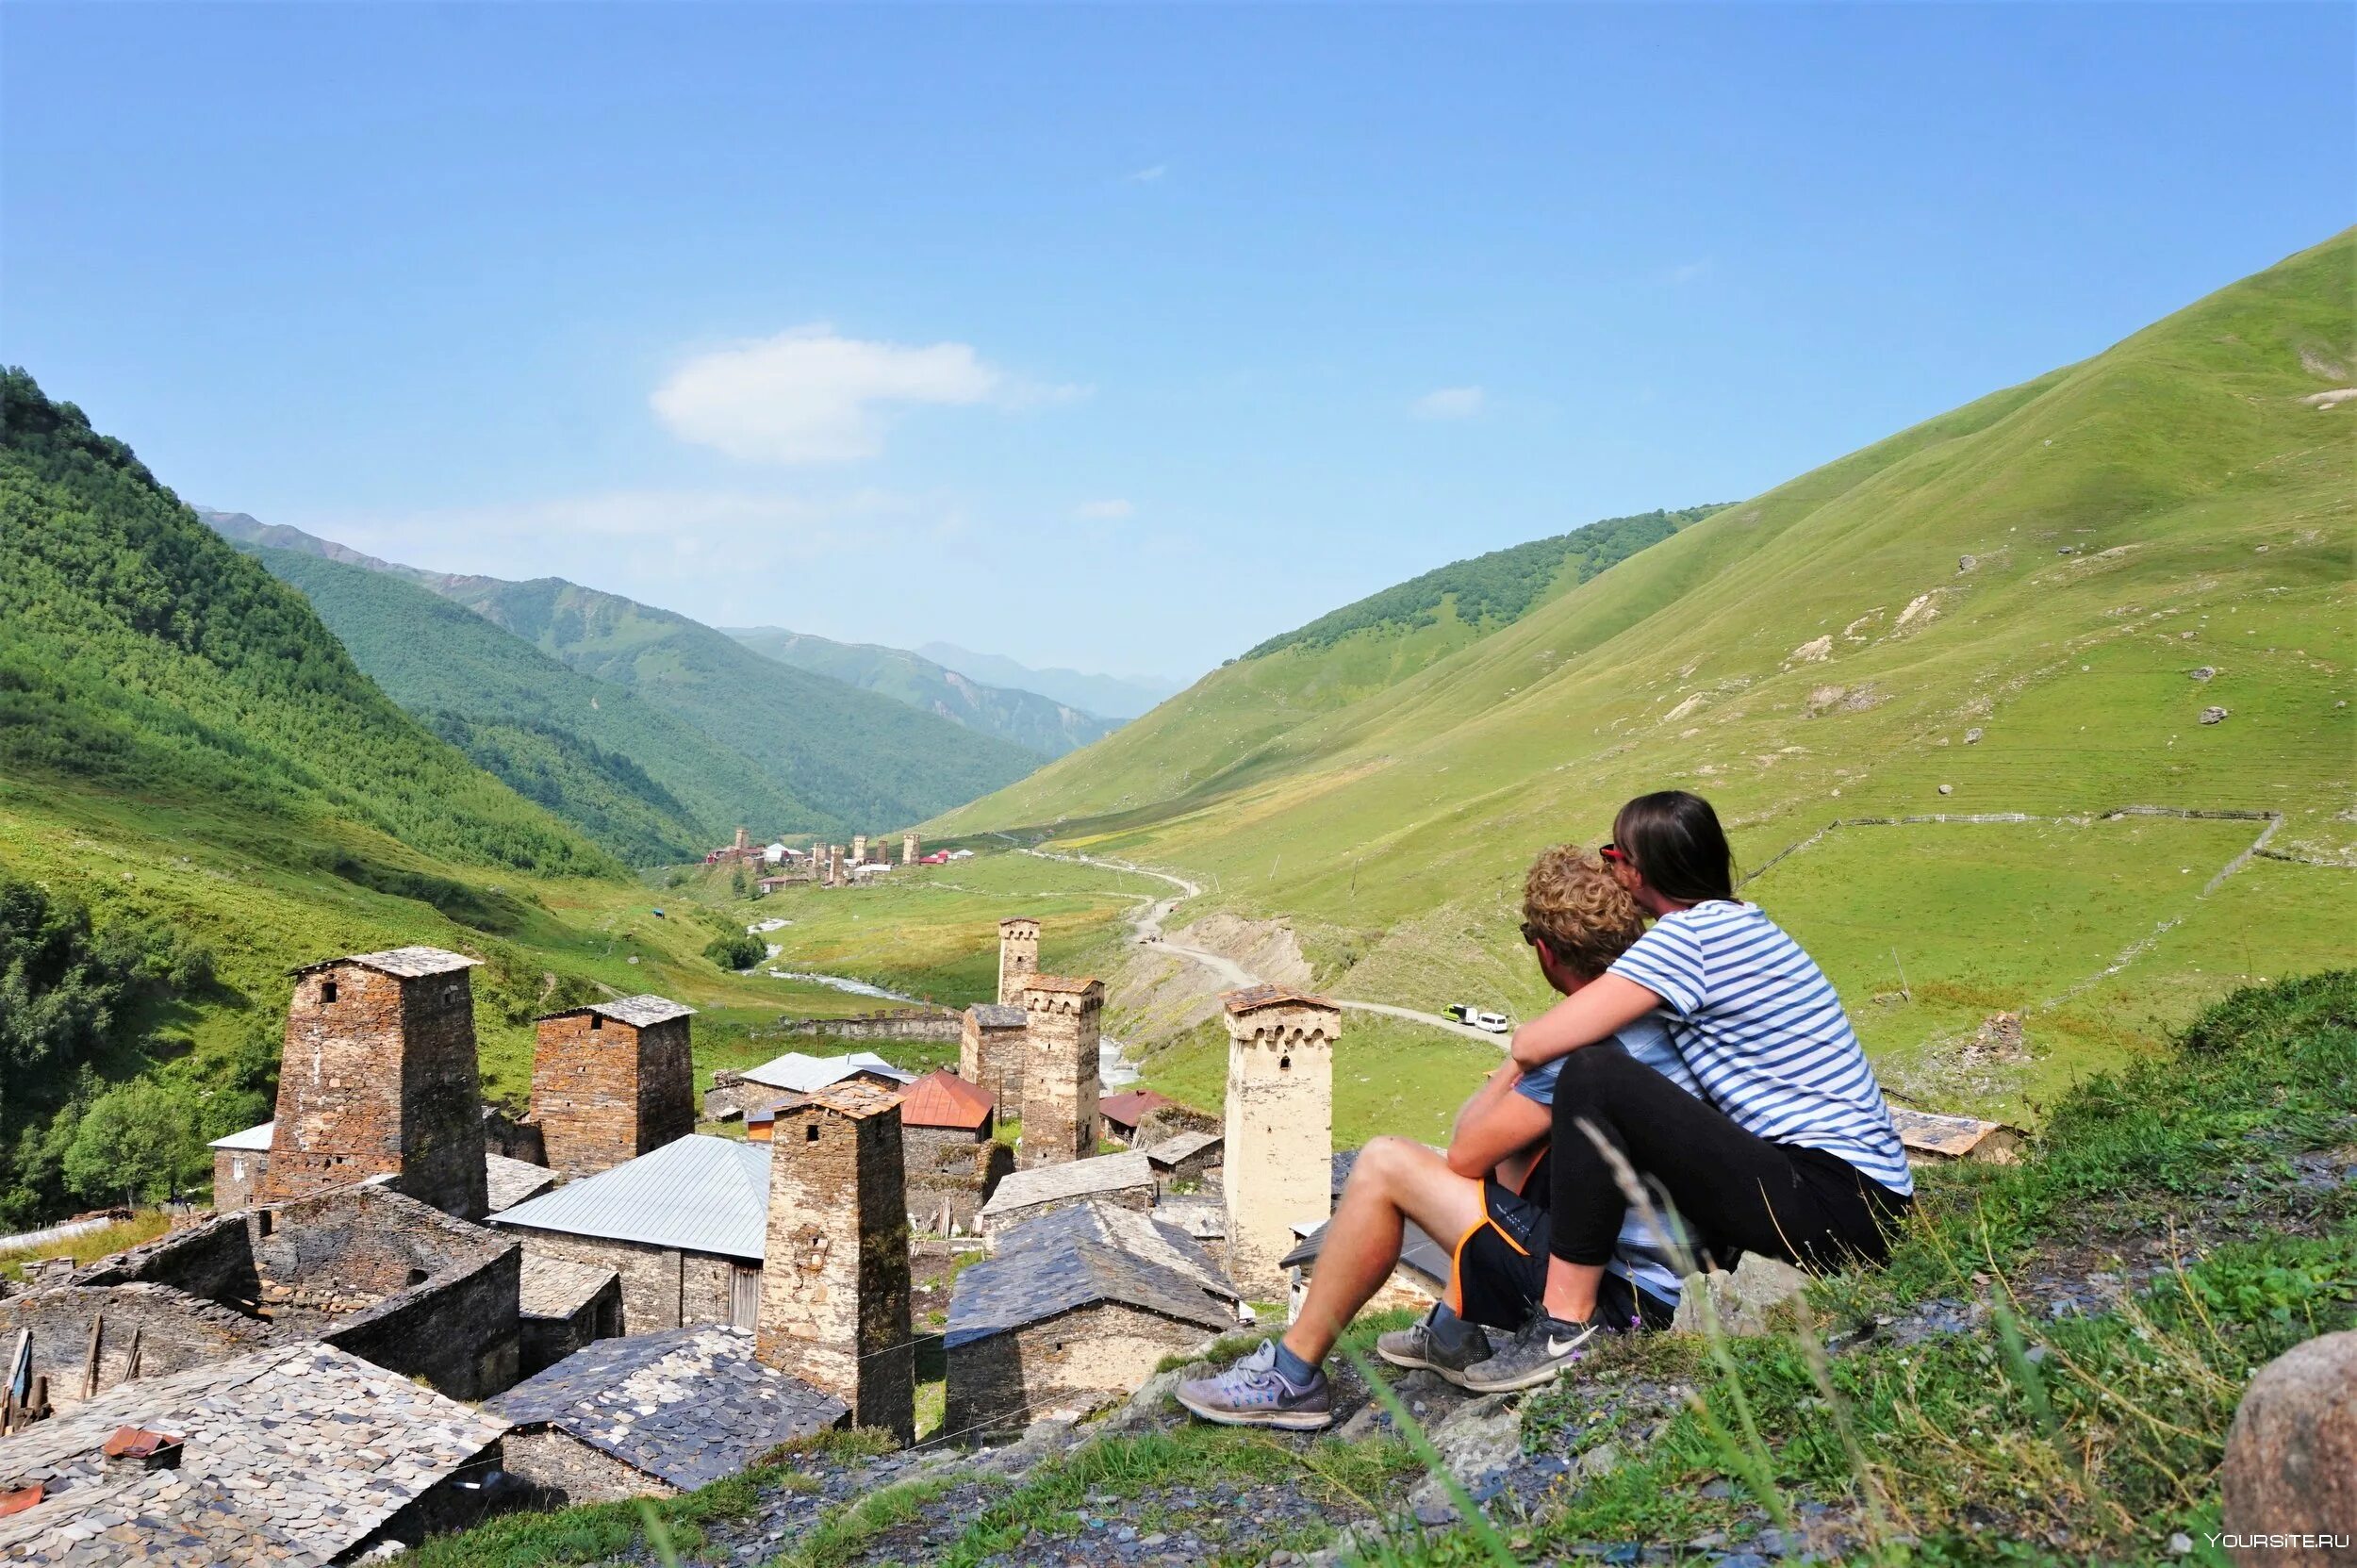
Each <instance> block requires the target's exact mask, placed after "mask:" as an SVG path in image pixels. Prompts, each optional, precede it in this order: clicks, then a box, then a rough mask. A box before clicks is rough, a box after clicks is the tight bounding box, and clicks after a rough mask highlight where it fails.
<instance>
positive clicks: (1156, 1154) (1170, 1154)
mask: <svg viewBox="0 0 2357 1568" xmlns="http://www.w3.org/2000/svg"><path fill="white" fill-rule="evenodd" d="M1225 1144H1226V1140H1225V1139H1223V1138H1222V1137H1221V1136H1220V1135H1219V1134H1218V1133H1216V1132H1174V1133H1172V1134H1171V1135H1170V1136H1169V1137H1167V1138H1164V1139H1163V1140H1162V1142H1160V1143H1158V1144H1151V1145H1148V1146H1147V1147H1146V1148H1145V1149H1144V1150H1143V1152H1144V1154H1145V1155H1146V1164H1148V1165H1150V1166H1151V1167H1153V1171H1154V1180H1157V1181H1159V1182H1161V1183H1162V1190H1163V1191H1164V1192H1168V1191H1170V1190H1171V1189H1172V1188H1173V1187H1199V1186H1201V1185H1202V1184H1203V1182H1204V1181H1205V1180H1206V1179H1207V1178H1209V1177H1210V1176H1211V1173H1212V1172H1213V1171H1214V1170H1217V1169H1218V1168H1219V1162H1220V1150H1221V1149H1222V1148H1223V1147H1225Z"/></svg>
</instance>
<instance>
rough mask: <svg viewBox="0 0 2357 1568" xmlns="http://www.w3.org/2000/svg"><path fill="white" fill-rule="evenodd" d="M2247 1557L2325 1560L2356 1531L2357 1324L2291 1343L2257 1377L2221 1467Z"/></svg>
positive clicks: (2236, 1554)
mask: <svg viewBox="0 0 2357 1568" xmlns="http://www.w3.org/2000/svg"><path fill="white" fill-rule="evenodd" d="M2219 1480H2220V1482H2221V1484H2222V1486H2223V1488H2224V1491H2225V1494H2226V1508H2225V1524H2226V1538H2227V1539H2226V1545H2227V1549H2228V1550H2229V1551H2230V1552H2231V1553H2232V1554H2233V1559H2234V1560H2235V1561H2236V1562H2238V1563H2265V1564H2266V1565H2267V1568H2325V1565H2326V1564H2329V1563H2346V1562H2349V1560H2351V1559H2350V1555H2349V1538H2350V1535H2351V1534H2352V1532H2357V1331H2352V1332H2348V1333H2339V1334H2326V1335H2323V1336H2321V1337H2320V1338H2317V1339H2312V1340H2310V1341H2308V1342H2307V1343H2306V1344H2304V1345H2295V1346H2294V1347H2293V1348H2291V1349H2289V1350H2286V1351H2285V1352H2283V1354H2282V1355H2281V1356H2278V1357H2277V1358H2276V1359H2275V1360H2273V1361H2271V1362H2268V1363H2267V1364H2266V1366H2264V1367H2261V1368H2260V1369H2259V1372H2258V1375H2257V1376H2256V1377H2254V1378H2251V1379H2250V1387H2249V1388H2247V1389H2245V1390H2244V1391H2243V1396H2242V1404H2241V1406H2240V1407H2239V1408H2238V1409H2236V1410H2235V1411H2234V1425H2233V1428H2232V1429H2231V1430H2229V1431H2228V1433H2227V1436H2226V1462H2225V1464H2224V1466H2223V1467H2221V1469H2220V1471H2219Z"/></svg>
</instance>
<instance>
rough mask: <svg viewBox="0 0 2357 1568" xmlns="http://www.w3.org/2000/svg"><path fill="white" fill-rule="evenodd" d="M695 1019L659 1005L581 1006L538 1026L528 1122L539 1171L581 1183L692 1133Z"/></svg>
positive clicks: (631, 1000)
mask: <svg viewBox="0 0 2357 1568" xmlns="http://www.w3.org/2000/svg"><path fill="white" fill-rule="evenodd" d="M695 1011H696V1010H695V1009H694V1008H692V1007H683V1006H681V1005H680V1004H679V1003H678V1002H675V1001H668V1000H666V999H664V998H661V997H624V998H623V999H621V1000H619V1001H599V1002H591V1003H590V1004H589V1005H588V1006H586V1007H574V1008H569V1009H567V1010H566V1011H565V1012H562V1013H552V1014H550V1015H548V1016H546V1017H544V1018H541V1019H539V1020H538V1023H539V1038H538V1040H537V1042H536V1044H535V1046H534V1047H533V1052H532V1119H533V1120H534V1121H536V1122H538V1123H539V1124H540V1135H541V1138H542V1139H543V1141H544V1145H545V1147H546V1148H547V1150H548V1161H549V1168H550V1169H551V1170H556V1171H562V1172H564V1173H565V1174H566V1175H567V1176H589V1175H593V1174H595V1173H596V1172H598V1171H602V1170H604V1169H607V1168H608V1167H609V1166H613V1165H618V1164H621V1163H622V1162H623V1161H625V1160H635V1159H636V1158H638V1156H640V1155H641V1154H651V1153H652V1152H653V1151H654V1150H656V1149H658V1148H661V1147H663V1146H664V1145H665V1144H668V1143H672V1142H675V1141H677V1140H678V1139H681V1138H684V1137H685V1136H687V1134H689V1133H690V1132H693V1131H696V1068H695V1065H694V1063H693V1061H692V1060H691V1058H690V1056H689V1054H688V1038H687V1020H688V1019H689V1018H690V1017H691V1016H693V1015H694V1014H695Z"/></svg>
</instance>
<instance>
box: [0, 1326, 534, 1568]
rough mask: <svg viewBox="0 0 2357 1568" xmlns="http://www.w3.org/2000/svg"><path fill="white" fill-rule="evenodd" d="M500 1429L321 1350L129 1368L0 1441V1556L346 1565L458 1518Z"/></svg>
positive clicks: (464, 1517) (475, 1503) (183, 1565)
mask: <svg viewBox="0 0 2357 1568" xmlns="http://www.w3.org/2000/svg"><path fill="white" fill-rule="evenodd" d="M506 1428H507V1423H506V1422H505V1421H504V1420H503V1419H501V1418H500V1417H498V1416H495V1415H492V1414H490V1413H488V1412H486V1411H475V1410H471V1409H470V1408H469V1407H467V1406H466V1405H463V1404H460V1403H458V1402H456V1401H454V1400H453V1399H449V1398H446V1397H444V1396H443V1395H439V1394H437V1393H435V1392H434V1391H433V1390H431V1389H428V1388H423V1387H420V1386H419V1385H418V1384H417V1383H414V1382H412V1381H410V1380H409V1379H408V1378H404V1377H400V1376H396V1375H395V1374H393V1373H391V1372H387V1371H386V1370H384V1369H383V1368H381V1367H379V1366H377V1365H373V1364H371V1362H368V1361H366V1360H364V1359H362V1358H361V1357H358V1356H355V1355H353V1354H351V1353H350V1352H348V1351H344V1350H339V1349H338V1348H336V1347H335V1346H333V1345H321V1344H310V1345H281V1346H271V1347H267V1348H262V1349H255V1350H251V1351H248V1352H246V1353H244V1354H242V1355H239V1356H234V1357H231V1358H228V1359H226V1360H223V1361H218V1362H209V1363H206V1364H205V1365H201V1366H195V1367H190V1368H188V1369H186V1370H183V1371H179V1372H174V1373H173V1374H170V1375H169V1376H161V1377H151V1378H141V1379H140V1380H139V1381H138V1382H135V1383H131V1384H128V1385H125V1386H124V1387H122V1388H117V1389H112V1390H109V1391H108V1392H107V1393H105V1394H103V1395H99V1396H98V1397H96V1398H94V1399H91V1400H88V1401H86V1402H84V1403H83V1404H82V1405H81V1406H80V1408H78V1409H76V1410H74V1411H69V1412H67V1413H65V1414H62V1415H58V1416H55V1417H53V1418H51V1419H50V1420H48V1421H44V1422H41V1423H40V1424H38V1425H36V1426H34V1427H33V1428H30V1429H29V1430H27V1431H25V1432H22V1433H20V1434H18V1435H17V1436H15V1437H12V1438H9V1439H8V1440H6V1441H5V1442H0V1495H7V1494H11V1493H14V1494H18V1497H19V1498H22V1497H23V1496H25V1494H31V1495H33V1496H34V1497H35V1498H37V1500H35V1501H33V1502H32V1503H31V1504H30V1506H28V1507H25V1508H23V1510H21V1511H17V1512H12V1513H8V1514H6V1515H4V1516H0V1560H6V1561H8V1562H23V1563H41V1564H51V1565H56V1568H82V1565H90V1568H97V1565H100V1564H105V1565H107V1568H115V1565H133V1564H136V1565H150V1568H188V1565H190V1564H196V1563H227V1562H236V1563H288V1564H297V1563H301V1564H318V1563H325V1562H331V1561H332V1562H345V1561H350V1560H352V1559H353V1558H354V1557H355V1556H358V1555H360V1554H361V1553H363V1552H365V1551H367V1550H369V1549H371V1547H373V1546H374V1545H375V1544H376V1543H380V1542H387V1541H396V1542H403V1543H417V1542H418V1541H420V1540H422V1539H423V1538H424V1536H425V1535H426V1534H427V1533H428V1532H430V1531H436V1530H443V1529H450V1528H453V1527H461V1526H464V1525H468V1524H471V1523H473V1522H474V1520H475V1519H476V1518H477V1517H479V1516H480V1514H481V1512H482V1510H483V1507H484V1501H483V1496H482V1493H481V1491H480V1483H481V1478H482V1477H485V1476H486V1475H488V1474H489V1473H490V1472H491V1471H492V1470H494V1469H495V1468H496V1467H497V1464H498V1462H499V1459H500V1437H501V1434H502V1433H503V1432H504V1431H505V1430H506ZM126 1429H128V1430H131V1431H134V1432H144V1433H149V1434H154V1435H153V1436H151V1437H149V1438H147V1439H146V1440H145V1441H144V1442H141V1443H138V1444H128V1445H126V1444H124V1443H122V1442H119V1441H117V1434H118V1433H120V1432H123V1431H124V1430H126ZM126 1446H128V1447H130V1449H131V1451H130V1452H126V1453H123V1454H122V1455H121V1457H114V1456H113V1455H111V1454H110V1452H109V1449H110V1448H113V1449H116V1450H121V1449H124V1448H125V1447H126ZM151 1448H152V1449H153V1450H154V1452H153V1454H152V1456H151V1454H149V1453H148V1452H146V1451H145V1450H149V1449H151Z"/></svg>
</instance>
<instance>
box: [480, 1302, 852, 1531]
mask: <svg viewBox="0 0 2357 1568" xmlns="http://www.w3.org/2000/svg"><path fill="white" fill-rule="evenodd" d="M483 1408H484V1410H485V1411H486V1412H488V1413H490V1414H493V1415H496V1416H499V1417H501V1418H502V1419H503V1420H505V1421H508V1422H513V1423H514V1424H515V1425H516V1426H518V1427H543V1426H545V1427H554V1428H557V1429H559V1430H561V1431H564V1432H567V1433H569V1434H570V1435H571V1436H573V1437H574V1438H576V1439H578V1440H579V1441H581V1442H583V1443H585V1444H589V1445H590V1446H591V1447H593V1448H596V1449H599V1450H600V1451H602V1452H603V1453H607V1454H611V1455H613V1456H614V1457H615V1458H616V1459H618V1460H620V1461H622V1462H624V1463H625V1464H628V1465H631V1466H632V1467H634V1468H635V1469H638V1470H641V1471H644V1472H645V1473H647V1474H648V1475H650V1476H653V1477H658V1478H659V1479H662V1480H665V1481H668V1482H669V1483H670V1484H671V1485H673V1486H676V1487H679V1488H681V1489H683V1490H684V1489H687V1488H691V1487H699V1486H703V1485H705V1484H707V1483H708V1482H712V1481H717V1480H719V1479H720V1478H722V1477H726V1476H733V1475H735V1474H736V1473H737V1472H738V1471H740V1470H743V1469H744V1468H745V1467H746V1466H747V1465H749V1464H750V1463H752V1462H753V1461H755V1460H756V1459H759V1458H760V1457H761V1456H762V1455H763V1454H765V1453H766V1452H767V1451H768V1450H770V1449H771V1448H774V1447H776V1446H777V1445H778V1444H781V1443H785V1442H789V1441H791V1440H792V1439H794V1438H798V1437H803V1436H806V1435H808V1434H809V1433H811V1432H815V1431H817V1430H819V1429H820V1428H825V1427H831V1426H832V1425H833V1424H834V1423H835V1422H836V1421H838V1420H840V1419H841V1418H842V1417H843V1415H844V1413H845V1411H846V1407H845V1406H844V1404H843V1402H842V1401H841V1400H839V1399H836V1398H834V1397H832V1395H825V1394H821V1393H820V1392H819V1391H818V1390H816V1389H815V1388H813V1387H811V1386H810V1385H809V1384H808V1383H805V1382H803V1381H802V1380H801V1379H800V1378H793V1377H789V1376H787V1375H786V1374H785V1373H783V1372H780V1371H778V1370H777V1369H776V1368H774V1367H770V1366H765V1365H763V1364H762V1363H761V1362H758V1361H755V1360H754V1359H753V1336H752V1335H751V1334H750V1332H748V1331H747V1330H745V1329H732V1328H725V1327H721V1326H719V1325H715V1324H701V1325H695V1326H691V1327H688V1328H684V1329H663V1330H661V1331H659V1332H656V1333H651V1334H631V1335H628V1336H626V1337H624V1338H621V1339H604V1340H599V1341H597V1342H595V1343H594V1344H591V1345H588V1346H586V1347H585V1348H584V1349H582V1350H579V1351H576V1352H575V1353H574V1354H572V1355H570V1356H568V1357H567V1358H565V1360H563V1361H561V1362H557V1363H556V1364H555V1365H554V1366H552V1367H550V1368H549V1369H548V1370H547V1371H545V1372H542V1373H540V1374H538V1375H537V1376H536V1377H533V1378H527V1379H525V1380H524V1381H523V1382H520V1383H519V1384H517V1385H516V1386H515V1387H514V1388H512V1389H509V1390H508V1391H507V1392H506V1393H505V1394H503V1395H500V1396H499V1397H498V1398H496V1399H492V1400H490V1401H488V1402H487V1403H486V1404H485V1406H484V1407H483Z"/></svg>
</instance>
